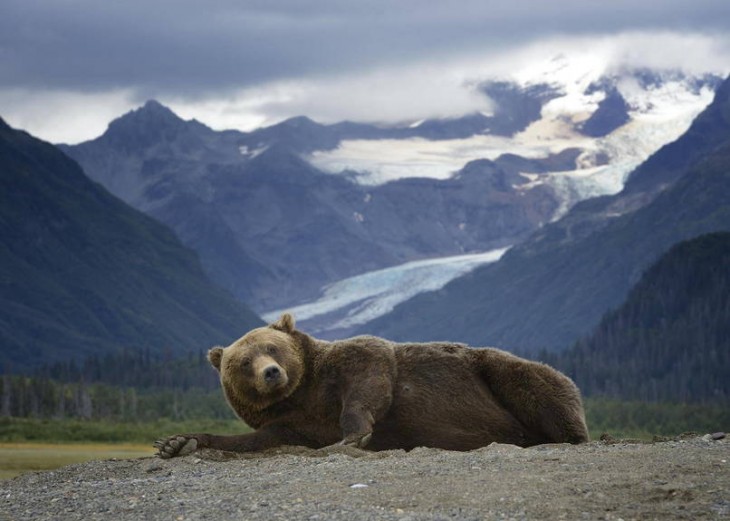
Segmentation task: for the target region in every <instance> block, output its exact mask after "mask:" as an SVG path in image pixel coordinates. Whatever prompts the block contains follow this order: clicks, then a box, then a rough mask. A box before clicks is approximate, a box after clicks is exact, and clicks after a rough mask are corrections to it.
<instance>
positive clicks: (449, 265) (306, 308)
mask: <svg viewBox="0 0 730 521" xmlns="http://www.w3.org/2000/svg"><path fill="white" fill-rule="evenodd" d="M507 250H508V248H501V249H498V250H492V251H488V252H486V253H476V254H470V255H457V256H453V257H442V258H438V259H428V260H420V261H413V262H407V263H405V264H401V265H399V266H394V267H391V268H385V269H382V270H377V271H370V272H368V273H363V274H362V275H357V276H355V277H350V278H347V279H344V280H341V281H339V282H335V283H334V284H331V285H329V286H326V287H325V288H324V293H323V295H322V296H321V297H320V298H319V299H317V300H315V301H313V302H308V303H306V304H302V305H299V306H296V307H293V308H288V309H281V310H276V311H270V312H267V313H265V314H264V315H263V318H264V319H265V320H268V321H273V320H275V319H276V318H278V317H279V315H280V314H281V313H283V312H285V311H287V312H290V313H293V314H294V316H295V317H296V319H297V320H298V321H299V322H300V323H304V325H305V327H306V328H307V329H308V330H309V331H311V332H313V333H318V332H321V331H326V330H337V329H346V328H350V327H353V326H356V325H358V324H364V323H365V322H368V321H370V320H373V319H374V318H377V317H379V316H380V315H384V314H385V313H388V312H389V311H391V310H392V309H393V308H394V307H395V306H396V305H397V304H400V303H401V302H403V301H405V300H408V299H410V298H411V297H413V296H415V295H416V294H418V293H422V292H424V291H434V290H437V289H440V288H442V287H443V286H445V285H446V284H447V283H448V282H449V281H451V280H453V279H455V278H456V277H459V276H461V275H464V274H466V273H468V272H470V271H472V270H473V269H474V268H476V267H478V266H481V265H483V264H488V263H491V262H495V261H497V260H499V258H500V257H502V255H503V254H504V252H506V251H507Z"/></svg>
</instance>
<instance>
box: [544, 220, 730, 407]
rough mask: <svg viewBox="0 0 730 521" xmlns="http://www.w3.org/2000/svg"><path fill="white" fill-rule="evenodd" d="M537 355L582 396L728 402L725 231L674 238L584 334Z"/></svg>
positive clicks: (729, 302) (728, 253) (729, 309)
mask: <svg viewBox="0 0 730 521" xmlns="http://www.w3.org/2000/svg"><path fill="white" fill-rule="evenodd" d="M541 358H542V359H543V360H544V361H546V362H547V363H549V364H551V365H553V366H555V367H557V368H559V369H561V370H562V371H564V372H565V373H567V374H568V375H569V376H571V377H572V378H573V379H574V380H575V382H576V384H578V387H580V389H581V391H582V392H583V394H584V395H587V396H605V397H611V398H617V399H622V400H643V401H650V402H661V401H665V402H666V401H669V402H689V403H707V404H709V403H717V404H726V405H727V404H730V233H716V234H709V235H704V236H701V237H698V238H696V239H693V240H691V241H686V242H683V243H680V244H678V245H677V246H675V247H674V248H672V249H671V250H670V251H669V252H668V253H667V254H665V255H664V256H662V257H661V259H660V260H659V261H658V262H657V263H656V264H654V265H653V266H652V267H651V268H650V269H649V270H648V271H647V272H646V273H645V275H644V276H643V277H642V278H641V280H640V281H639V283H638V284H637V285H636V286H635V287H634V289H633V290H632V291H631V293H630V294H629V296H628V298H627V300H626V302H625V303H624V304H623V305H622V306H621V307H619V308H618V309H616V310H615V311H612V312H610V313H608V314H606V316H605V317H604V318H603V320H602V321H601V323H600V325H599V326H598V328H597V329H596V330H595V332H594V333H593V334H592V335H591V336H590V337H588V338H586V339H584V340H581V341H580V342H578V343H577V344H576V345H575V346H574V347H573V348H572V349H568V350H566V351H563V352H560V353H542V355H541Z"/></svg>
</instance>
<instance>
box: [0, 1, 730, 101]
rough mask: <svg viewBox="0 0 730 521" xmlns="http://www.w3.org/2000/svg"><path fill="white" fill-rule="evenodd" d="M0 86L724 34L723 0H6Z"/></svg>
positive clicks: (144, 87)
mask: <svg viewBox="0 0 730 521" xmlns="http://www.w3.org/2000/svg"><path fill="white" fill-rule="evenodd" d="M1 14H2V16H0V88H3V87H5V88H7V87H18V88H25V89H44V88H48V89H69V90H90V91H91V90H106V89H110V88H127V87H129V88H134V89H136V90H138V91H140V92H141V93H144V95H148V94H151V95H155V94H157V93H162V92H173V93H181V94H194V93H196V92H199V91H200V92H202V91H210V90H217V89H221V90H225V89H228V88H233V87H245V86H248V85H254V84H257V83H261V82H262V81H267V80H274V79H279V78H284V77H297V76H309V75H316V74H322V73H330V72H333V71H337V72H346V71H347V70H354V69H362V68H364V67H372V66H376V65H380V64H393V63H399V62H405V61H408V60H412V59H418V58H425V57H427V56H429V55H432V54H434V53H439V54H440V55H447V54H448V53H449V52H457V51H465V50H472V51H473V50H477V49H480V48H488V47H494V46H495V45H509V44H513V43H518V42H519V41H522V40H528V39H536V38H539V37H543V36H547V35H553V34H586V33H588V34H590V33H598V32H601V33H603V32H612V31H617V30H632V29H669V30H692V31H700V32H718V33H719V32H723V33H724V32H727V30H728V29H730V2H728V0H695V1H689V0H683V1H679V0H667V1H655V2H643V3H642V2H637V1H636V0H614V1H613V2H603V1H601V2H596V1H592V0H580V1H574V0H566V1H556V2H547V1H544V0H533V1H527V0H513V1H511V2H504V1H500V2H494V1H484V0H482V1H461V2H444V1H439V2H434V1H424V0H399V1H392V0H378V1H374V2H373V1H371V2H364V1H358V2H348V1H343V0H339V1H331V0H320V1H316V2H302V1H294V0H288V1H279V2H277V1H272V0H269V1H266V2H264V1H261V2H251V1H249V2H241V1H217V2H202V1H191V0H182V1H172V0H158V1H153V0H126V1H124V2H110V1H103V0H102V1H100V0H31V1H29V0H4V1H3V6H2V13H1Z"/></svg>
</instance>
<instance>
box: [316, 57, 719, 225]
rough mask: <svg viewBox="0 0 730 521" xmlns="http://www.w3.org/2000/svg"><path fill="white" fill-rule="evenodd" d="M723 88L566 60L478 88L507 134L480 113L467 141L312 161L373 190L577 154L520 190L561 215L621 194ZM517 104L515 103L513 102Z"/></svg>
mask: <svg viewBox="0 0 730 521" xmlns="http://www.w3.org/2000/svg"><path fill="white" fill-rule="evenodd" d="M720 81H721V79H720V77H719V76H716V75H713V74H705V75H701V76H692V75H687V74H684V73H682V72H680V71H676V70H665V71H649V70H646V69H617V70H610V69H608V68H607V66H606V65H605V64H604V65H602V64H601V63H600V62H598V63H596V62H595V61H591V60H587V59H575V58H574V57H573V58H568V57H566V56H565V55H560V56H557V57H555V58H553V59H551V60H548V61H546V62H543V63H539V64H537V65H534V66H532V67H530V68H528V69H525V70H522V71H518V72H516V73H515V74H514V75H513V76H512V77H511V78H504V79H494V80H489V81H484V82H482V83H481V85H480V89H481V90H482V91H483V92H484V93H485V94H486V95H491V96H493V97H494V98H495V99H496V100H498V101H502V102H503V103H504V104H503V105H500V104H499V103H498V104H497V105H496V106H495V116H499V115H501V120H507V119H509V120H511V121H518V120H519V121H520V122H521V123H522V124H523V126H520V125H515V126H513V127H512V130H514V133H513V134H511V135H506V134H507V133H505V132H495V131H494V129H493V128H492V127H491V126H490V125H489V124H488V121H489V117H488V116H485V115H482V119H483V127H482V128H481V130H479V131H475V132H474V133H473V134H472V135H470V136H468V137H461V138H445V139H435V138H434V137H428V138H426V137H421V136H414V137H406V138H395V137H391V138H388V139H352V140H347V139H346V140H343V141H342V142H340V144H339V146H338V147H337V148H332V149H328V150H320V151H314V152H312V153H311V155H310V156H309V158H308V159H309V161H310V162H311V163H312V164H313V165H315V166H316V167H318V168H320V169H322V170H324V171H327V172H331V173H340V172H348V173H349V174H350V175H353V173H354V175H353V177H354V178H355V179H357V180H358V182H360V183H362V184H368V185H377V184H382V183H385V182H388V181H392V180H395V179H401V178H404V177H412V176H418V177H433V178H437V179H446V178H449V177H451V176H453V175H454V173H455V172H457V171H458V170H459V169H460V168H461V167H462V166H463V165H464V164H465V163H467V162H469V161H472V160H475V159H480V158H485V159H492V160H493V159H496V158H497V157H499V156H501V155H503V154H507V153H509V154H516V155H519V156H522V157H525V158H531V159H535V158H541V157H545V156H547V155H550V154H556V153H558V152H560V151H563V150H565V149H568V148H576V149H579V150H580V154H579V155H578V156H577V157H576V159H575V164H574V165H571V168H569V169H567V170H565V171H560V172H551V173H549V174H544V175H534V174H531V175H527V176H526V177H527V178H528V179H529V181H530V183H528V184H526V185H524V186H522V187H521V189H523V190H529V189H531V188H533V187H535V186H537V185H540V184H547V185H549V186H550V187H552V188H553V189H554V190H555V191H556V192H557V193H558V194H559V196H560V199H561V205H560V207H559V209H558V210H557V212H556V214H555V215H554V218H558V217H560V216H561V215H563V214H564V213H565V212H566V211H567V210H568V209H569V208H570V207H572V206H573V205H574V204H575V203H576V202H578V201H580V200H583V199H586V198H588V197H595V196H599V195H606V194H613V193H617V192H618V191H620V190H621V188H622V187H623V184H624V182H625V180H626V176H627V175H628V174H629V172H631V171H632V170H633V169H634V168H636V167H637V166H638V165H639V164H641V163H642V162H643V161H644V160H645V159H646V158H647V157H649V156H650V155H651V154H653V153H654V152H655V151H657V150H658V149H659V148H660V147H661V146H663V145H664V144H666V143H669V142H671V141H673V140H675V139H677V138H678V137H679V136H681V135H682V134H683V133H684V132H685V131H686V130H687V128H689V125H690V123H691V122H692V120H693V119H694V117H695V116H697V114H699V113H700V112H701V111H702V110H703V109H704V108H705V107H706V106H707V105H708V104H709V103H710V101H711V100H712V97H713V94H714V89H715V88H716V87H717V85H718V84H719V82H720ZM505 92H511V93H512V97H511V99H510V98H507V97H506V96H504V93H505ZM514 100H517V101H518V102H519V103H518V105H517V106H514V105H513V104H512V105H511V104H510V102H513V103H514ZM526 112H528V113H529V114H527V113H526ZM495 116H491V117H492V118H494V117H495ZM475 117H478V116H475ZM429 124H431V125H433V123H432V122H419V125H418V126H416V127H415V129H411V130H417V129H419V128H422V127H424V125H429ZM526 174H527V173H526Z"/></svg>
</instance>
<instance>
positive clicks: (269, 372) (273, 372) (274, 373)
mask: <svg viewBox="0 0 730 521" xmlns="http://www.w3.org/2000/svg"><path fill="white" fill-rule="evenodd" d="M279 375H281V371H280V370H279V368H278V367H277V366H275V365H270V366H269V367H267V368H266V369H264V380H266V381H267V382H271V381H273V380H277V379H278V378H279Z"/></svg>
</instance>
